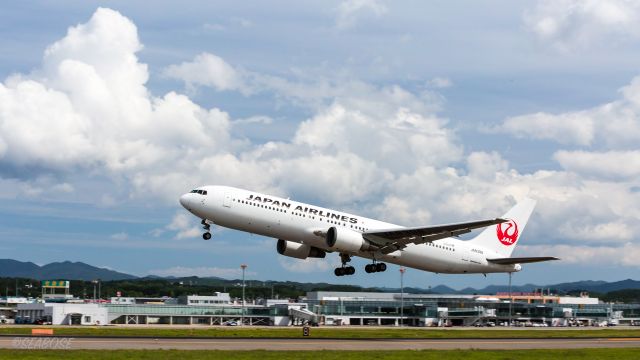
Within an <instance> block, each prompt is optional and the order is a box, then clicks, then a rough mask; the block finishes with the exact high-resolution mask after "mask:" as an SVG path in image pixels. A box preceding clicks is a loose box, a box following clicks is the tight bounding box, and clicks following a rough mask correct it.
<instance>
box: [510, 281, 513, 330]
mask: <svg viewBox="0 0 640 360" xmlns="http://www.w3.org/2000/svg"><path fill="white" fill-rule="evenodd" d="M511 276H513V273H512V272H509V326H511V306H512V304H513V296H511Z"/></svg>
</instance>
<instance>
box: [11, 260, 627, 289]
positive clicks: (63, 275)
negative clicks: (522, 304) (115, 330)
mask: <svg viewBox="0 0 640 360" xmlns="http://www.w3.org/2000/svg"><path fill="white" fill-rule="evenodd" d="M0 277H21V278H30V279H36V280H85V281H90V280H94V279H100V280H102V281H111V280H133V279H139V280H143V279H165V280H170V281H182V280H185V281H190V282H193V281H197V282H198V283H201V284H205V283H209V284H220V283H233V282H236V281H237V280H231V279H230V280H226V279H221V278H215V277H211V278H198V277H195V276H193V277H185V278H176V277H159V276H153V275H152V276H147V277H144V278H140V277H137V276H134V275H130V274H125V273H121V272H118V271H114V270H109V269H105V268H99V267H95V266H91V265H88V264H85V263H83V262H71V261H63V262H53V263H51V264H47V265H44V266H39V265H36V264H34V263H32V262H22V261H17V260H11V259H0ZM269 283H272V284H278V283H280V284H287V285H290V286H294V287H296V288H299V289H302V290H305V291H310V290H313V289H333V290H336V291H340V290H342V289H344V290H346V291H353V290H354V288H360V289H363V288H361V287H358V286H355V285H354V286H350V285H332V284H328V283H297V282H290V281H282V282H278V281H270V282H269ZM541 288H543V289H552V290H553V291H559V292H568V291H575V290H584V291H589V292H598V293H607V292H610V291H617V290H625V289H640V281H637V280H631V279H627V280H621V281H615V282H606V281H592V280H587V281H577V282H571V283H560V284H554V285H535V284H525V285H514V286H512V287H511V291H514V292H531V291H534V290H535V289H541ZM366 290H367V291H372V290H378V291H384V292H400V289H398V288H367V289H366ZM508 290H509V288H508V286H506V285H490V286H487V287H484V288H482V289H474V288H470V287H469V288H465V289H462V290H454V289H452V288H450V287H448V286H446V285H438V286H435V287H432V288H429V289H423V288H412V287H405V288H404V291H405V292H408V293H415V294H420V293H422V294H425V293H434V294H495V293H497V292H506V291H508Z"/></svg>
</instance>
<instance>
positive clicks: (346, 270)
mask: <svg viewBox="0 0 640 360" xmlns="http://www.w3.org/2000/svg"><path fill="white" fill-rule="evenodd" d="M340 261H342V266H341V267H339V268H336V269H335V270H334V271H333V273H334V274H336V276H343V275H353V274H355V273H356V268H354V267H353V266H345V265H347V263H348V262H349V261H351V256H349V254H340Z"/></svg>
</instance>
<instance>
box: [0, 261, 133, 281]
mask: <svg viewBox="0 0 640 360" xmlns="http://www.w3.org/2000/svg"><path fill="white" fill-rule="evenodd" d="M0 277H21V278H29V279H36V280H55V279H57V280H86V281H90V280H94V279H101V280H102V281H109V280H128V279H136V278H137V276H133V275H129V274H125V273H121V272H117V271H113V270H109V269H105V268H98V267H95V266H91V265H87V264H85V263H82V262H71V261H63V262H53V263H51V264H47V265H44V266H39V265H36V264H34V263H32V262H22V261H17V260H11V259H0Z"/></svg>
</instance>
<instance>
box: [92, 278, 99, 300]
mask: <svg viewBox="0 0 640 360" xmlns="http://www.w3.org/2000/svg"><path fill="white" fill-rule="evenodd" d="M91 282H92V283H93V303H94V304H95V303H96V284H97V283H98V280H93V281H91Z"/></svg>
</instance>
